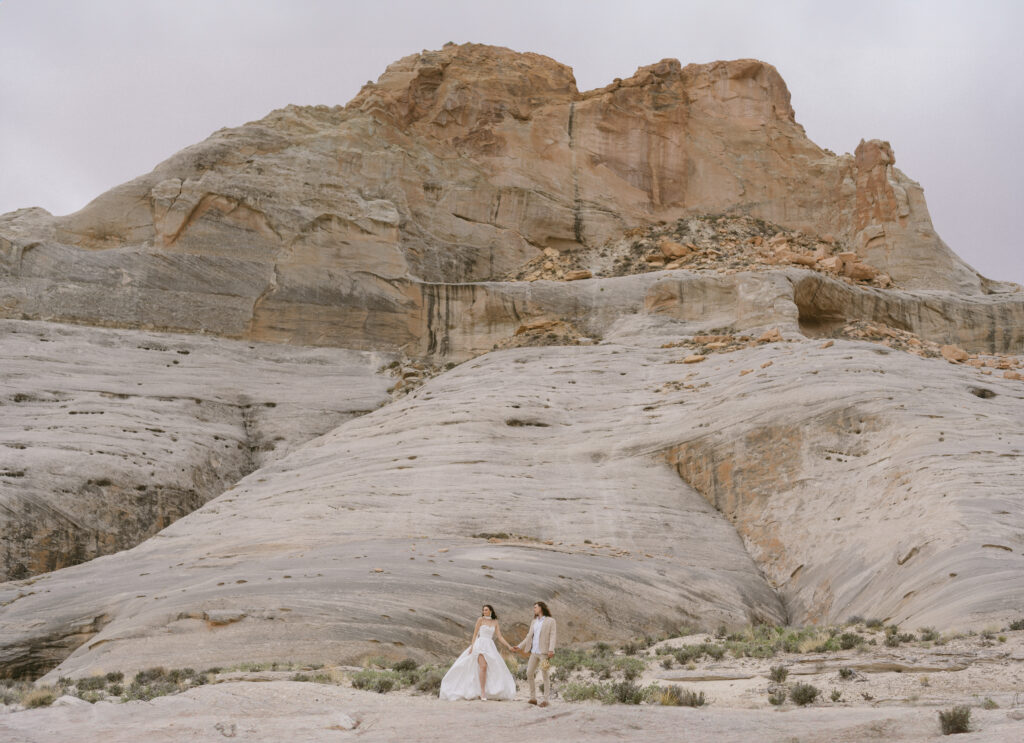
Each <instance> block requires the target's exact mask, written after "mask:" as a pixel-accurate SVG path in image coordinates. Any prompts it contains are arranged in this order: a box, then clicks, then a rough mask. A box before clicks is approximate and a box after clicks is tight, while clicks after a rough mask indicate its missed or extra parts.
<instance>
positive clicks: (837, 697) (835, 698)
mask: <svg viewBox="0 0 1024 743" xmlns="http://www.w3.org/2000/svg"><path fill="white" fill-rule="evenodd" d="M829 697H830V698H831V699H832V701H833V702H838V701H839V700H840V699H842V698H843V692H841V691H839V689H833V690H832V694H830V695H829Z"/></svg>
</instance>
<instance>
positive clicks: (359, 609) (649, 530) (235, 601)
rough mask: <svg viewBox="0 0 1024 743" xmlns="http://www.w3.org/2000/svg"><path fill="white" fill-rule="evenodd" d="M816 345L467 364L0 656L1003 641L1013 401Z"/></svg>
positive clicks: (986, 380) (552, 354)
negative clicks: (492, 633)
mask: <svg viewBox="0 0 1024 743" xmlns="http://www.w3.org/2000/svg"><path fill="white" fill-rule="evenodd" d="M820 345H821V344H820V343H819V342H817V341H794V342H777V343H769V344H764V345H761V346H755V347H752V348H748V349H746V350H741V351H736V352H734V353H722V354H714V355H712V356H710V357H708V358H707V360H706V361H703V362H699V363H698V364H695V365H690V364H683V363H680V362H681V361H682V360H683V359H684V358H686V355H687V352H686V351H685V349H661V348H650V347H643V346H637V345H624V344H605V345H601V346H592V347H575V348H522V349H510V350H507V351H501V352H495V353H492V354H489V355H487V356H485V357H482V358H480V359H478V360H475V361H472V362H468V363H466V364H463V365H461V366H459V367H457V368H455V369H454V370H452V371H450V372H448V373H446V374H444V375H442V376H440V377H437V378H435V379H433V380H431V381H430V382H428V383H427V384H426V385H424V386H423V387H421V388H420V389H419V390H417V391H415V392H413V393H412V394H410V395H409V396H407V397H405V398H404V399H402V400H401V401H398V402H396V403H394V404H391V405H388V406H386V407H384V408H382V409H380V410H378V411H376V412H374V413H371V414H368V415H366V416H363V417H360V418H357V419H355V420H352V421H349V422H347V423H345V424H343V425H341V426H340V427H339V428H337V429H336V430H335V431H333V432H331V433H330V434H328V435H326V436H323V437H321V438H319V439H317V440H315V441H313V442H310V443H308V444H306V445H304V446H302V447H300V448H298V449H296V450H295V451H294V452H292V453H291V454H290V455H288V456H286V457H285V458H283V459H281V460H279V461H277V462H275V463H273V464H269V465H267V466H266V467H264V468H261V469H260V470H258V471H256V472H254V473H252V474H251V475H249V476H248V477H247V478H245V479H243V480H242V481H241V482H240V483H239V484H238V485H237V486H236V487H235V488H233V489H231V490H229V491H228V492H226V493H225V494H224V495H222V496H220V497H219V498H216V499H214V500H213V501H211V502H210V503H208V504H207V505H206V506H204V507H203V508H201V509H199V510H198V511H196V512H194V513H193V514H191V515H189V516H186V517H184V518H183V519H181V520H179V521H178V522H176V523H175V524H173V525H172V526H170V527H168V528H167V529H165V530H164V531H162V532H161V533H160V534H159V535H157V536H156V537H154V538H151V539H150V540H148V541H147V542H145V543H143V544H142V545H140V546H138V547H136V548H134V549H133V550H131V551H129V552H125V553H120V554H117V555H112V556H108V557H104V558H100V559H98V560H94V561H92V562H90V563H87V564H84V565H79V566H76V567H73V568H68V569H66V570H62V571H58V572H55V573H50V574H47V575H44V576H40V577H38V578H37V579H35V580H32V581H30V582H22V583H11V584H8V585H7V586H5V587H4V588H3V590H2V592H0V602H2V603H3V605H4V610H3V613H2V614H0V629H2V634H3V636H4V637H7V638H10V639H9V640H8V641H7V643H6V646H5V648H4V649H3V651H2V656H0V658H2V659H3V661H4V664H5V667H6V668H8V669H9V670H10V671H19V672H22V673H28V672H35V673H38V672H41V671H45V670H46V669H47V668H49V667H52V666H53V665H55V664H56V663H57V662H59V661H61V660H62V659H63V655H64V654H66V653H67V652H68V651H69V650H71V649H74V648H77V649H76V650H75V652H73V653H72V654H71V655H70V657H68V658H67V660H64V661H63V662H62V663H61V665H60V666H58V668H57V669H56V670H54V671H53V672H52V673H53V674H58V675H68V674H70V675H76V676H77V675H80V674H88V673H94V672H97V671H100V670H104V669H109V668H140V667H145V666H148V665H153V664H154V663H157V662H160V661H161V659H165V658H168V657H174V658H175V662H176V663H178V664H182V665H191V666H195V667H198V666H202V665H204V664H205V665H211V664H219V663H224V662H227V661H229V660H234V661H235V662H237V661H239V660H241V659H243V658H246V659H251V660H272V659H286V658H287V659H297V660H304V661H315V660H317V659H318V658H321V657H324V656H329V657H332V658H343V659H347V660H352V661H355V660H358V659H359V658H360V657H365V656H367V655H371V654H381V653H383V654H385V655H387V654H394V655H405V654H412V655H416V656H420V657H423V656H435V657H445V656H447V655H450V654H451V653H452V652H454V651H455V650H457V649H459V647H460V646H461V645H462V644H464V643H465V641H466V638H467V636H468V633H469V632H470V630H471V622H472V620H473V617H474V615H475V613H476V607H477V606H478V605H479V604H480V603H483V602H485V601H486V602H490V603H494V604H495V605H496V606H500V607H503V609H500V610H499V611H504V612H505V613H510V614H511V615H510V617H509V620H508V622H507V626H508V627H509V630H510V633H512V634H514V633H515V632H516V630H518V629H521V628H520V627H517V624H516V623H517V622H521V621H522V619H523V617H522V616H517V614H516V611H517V610H518V612H519V614H522V613H523V612H522V609H521V608H520V607H521V605H523V604H524V602H525V603H526V604H529V603H530V602H531V601H532V600H534V598H535V597H540V596H544V597H547V598H548V599H550V602H551V605H552V608H553V610H554V611H555V612H556V613H557V614H558V615H559V616H561V617H562V618H563V620H564V625H563V626H564V628H565V629H564V630H563V631H562V633H561V636H562V638H563V640H564V641H566V642H571V641H581V640H592V639H598V638H604V639H626V638H628V637H631V636H634V635H636V634H638V633H642V632H652V633H654V632H659V631H666V630H668V629H669V628H671V627H672V626H674V625H678V624H681V623H684V622H693V621H698V622H703V623H708V622H710V623H714V624H715V625H716V626H717V623H719V622H722V623H726V624H728V625H738V624H744V623H747V622H750V621H770V622H786V621H788V622H808V621H841V620H843V619H845V618H846V617H847V616H850V615H852V614H859V615H862V616H879V617H883V618H885V619H886V620H887V621H891V622H899V623H904V622H906V623H910V624H912V625H913V626H917V625H919V624H920V625H924V624H935V625H938V626H945V627H967V626H980V625H984V624H987V623H991V622H999V621H1002V620H1005V619H1006V618H1007V617H1011V616H1015V613H1016V612H1019V610H1020V604H1019V601H1020V599H1019V597H1020V596H1021V595H1022V590H1024V583H1022V581H1024V570H1022V569H1021V565H1020V561H1021V559H1022V555H1021V552H1022V548H1024V545H1022V544H1021V542H1020V533H1021V523H1020V513H1021V512H1020V509H1019V498H1020V492H1021V468H1020V466H1019V460H1020V457H1021V456H1022V455H1024V427H1022V425H1021V421H1022V420H1024V415H1022V413H1024V389H1022V386H1021V383H1020V382H1018V381H1013V380H1002V379H997V378H992V377H982V375H981V373H980V371H979V370H975V369H970V368H967V367H962V368H960V367H954V366H952V365H950V364H948V363H947V362H945V361H944V360H939V359H920V358H917V357H914V356H912V355H910V354H905V353H901V352H896V351H890V350H888V349H885V348H884V347H880V346H877V345H874V344H869V343H854V342H846V341H840V342H837V343H835V344H834V345H832V346H831V347H830V348H828V349H821V348H820V347H819V346H820ZM769 362H770V363H769ZM747 369H753V370H754V371H753V372H752V373H747V374H741V372H744V371H745V370H747ZM982 389H984V390H987V392H985V393H979V392H978V390H982ZM979 394H980V396H979ZM993 432H995V433H993ZM712 506H714V508H712ZM495 534H499V535H503V536H501V537H500V538H499V539H498V541H496V542H491V541H488V536H489V535H495ZM513 617H514V619H513Z"/></svg>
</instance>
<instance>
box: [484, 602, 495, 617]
mask: <svg viewBox="0 0 1024 743" xmlns="http://www.w3.org/2000/svg"><path fill="white" fill-rule="evenodd" d="M484 608H485V609H490V610H491V619H497V618H498V615H497V614H495V613H494V607H493V606H491V605H490V604H484Z"/></svg>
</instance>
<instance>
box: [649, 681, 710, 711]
mask: <svg viewBox="0 0 1024 743" xmlns="http://www.w3.org/2000/svg"><path fill="white" fill-rule="evenodd" d="M653 696H654V699H655V701H657V703H658V704H661V705H664V706H666V707H703V706H704V704H705V702H706V700H705V699H704V692H702V691H701V692H696V691H693V690H691V689H682V688H680V687H678V686H667V687H665V688H661V687H655V690H654V692H653Z"/></svg>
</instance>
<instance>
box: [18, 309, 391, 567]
mask: <svg viewBox="0 0 1024 743" xmlns="http://www.w3.org/2000/svg"><path fill="white" fill-rule="evenodd" d="M0 349H2V358H3V363H2V365H0V497H2V500H0V505H2V507H0V576H2V578H3V579H4V580H9V579H14V578H27V577H29V576H30V575H35V574H37V573H43V572H46V571H50V570H56V569H58V568H62V567H65V566H67V565H74V564H76V563H79V562H83V561H85V560H89V559H92V558H94V557H98V556H99V555H103V554H108V553H110V552H115V551H117V550H121V549H125V548H127V547H133V546H135V545H136V544H138V543H139V542H141V541H142V540H143V539H145V538H146V537H149V536H151V535H152V534H155V533H156V532H158V531H160V529H162V528H163V527H165V526H167V525H168V524H170V523H171V522H173V521H175V520H176V519H178V518H179V517H181V516H184V515H185V514H187V513H190V512H192V511H194V510H195V509H196V508H198V507H199V506H201V505H202V504H203V503H205V502H206V501H208V500H210V499H211V498H214V497H216V496H218V495H220V494H221V493H222V492H224V491H225V490H226V489H227V488H229V487H230V486H231V485H232V484H233V483H235V482H236V481H238V480H239V479H240V478H242V477H243V476H244V475H246V474H248V473H249V472H252V471H253V470H256V469H258V468H260V467H261V466H263V465H265V464H267V463H269V462H272V461H274V460H275V459H277V458H279V457H281V456H283V455H285V454H287V453H288V452H289V451H291V450H292V449H294V448H295V447H297V446H298V445H299V444H302V443H305V442H306V441H308V440H309V439H312V438H314V437H316V436H318V435H320V434H322V433H324V432H325V431H329V430H331V429H332V428H334V427H335V426H337V425H339V424H341V423H343V422H344V421H346V420H349V419H350V418H353V417H355V416H357V415H361V414H364V413H366V412H368V411H370V410H373V409H375V408H377V407H379V406H380V405H382V404H384V403H385V402H386V401H388V400H389V399H390V398H389V397H388V395H387V392H386V389H387V387H388V386H389V385H390V384H391V383H392V381H393V380H390V379H389V378H388V377H386V376H385V375H383V374H381V373H379V369H380V367H381V366H383V365H384V364H386V363H388V361H390V358H389V357H388V356H386V355H382V354H372V353H366V352H357V351H345V350H340V349H310V348H301V347H289V346H267V345H265V344H260V345H251V344H245V343H239V342H237V341H225V340H223V339H211V338H200V337H196V336H191V337H190V336H172V335H166V334H157V333H138V332H124V331H113V330H106V329H95V328H76V327H67V326H64V327H62V326H55V325H50V324H46V323H29V322H22V321H15V320H5V321H0Z"/></svg>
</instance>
